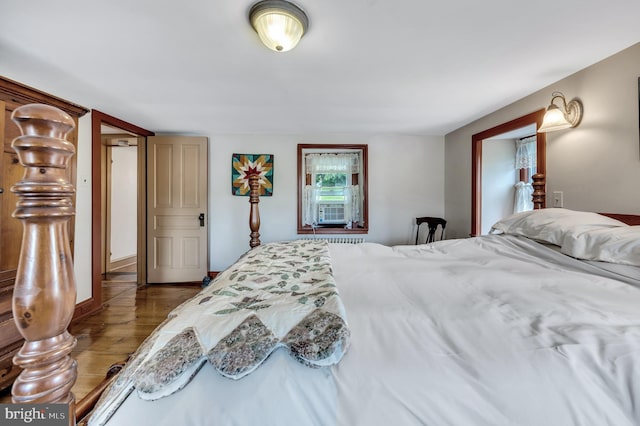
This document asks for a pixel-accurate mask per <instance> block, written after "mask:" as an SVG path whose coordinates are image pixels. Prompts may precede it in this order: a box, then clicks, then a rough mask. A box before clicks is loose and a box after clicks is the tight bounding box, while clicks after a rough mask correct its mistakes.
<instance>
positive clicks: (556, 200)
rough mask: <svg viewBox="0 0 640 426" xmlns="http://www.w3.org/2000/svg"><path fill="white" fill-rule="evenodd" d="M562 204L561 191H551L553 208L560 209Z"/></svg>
mask: <svg viewBox="0 0 640 426" xmlns="http://www.w3.org/2000/svg"><path fill="white" fill-rule="evenodd" d="M563 203H564V200H563V194H562V191H553V207H562V204H563Z"/></svg>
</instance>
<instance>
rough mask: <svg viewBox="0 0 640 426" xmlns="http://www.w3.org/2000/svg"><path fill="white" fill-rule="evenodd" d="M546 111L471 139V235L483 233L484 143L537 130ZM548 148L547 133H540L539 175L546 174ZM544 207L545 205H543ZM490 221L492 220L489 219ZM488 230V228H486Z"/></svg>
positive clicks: (516, 120)
mask: <svg viewBox="0 0 640 426" xmlns="http://www.w3.org/2000/svg"><path fill="white" fill-rule="evenodd" d="M544 113H545V110H544V109H541V110H538V111H536V112H533V113H531V114H527V115H525V116H522V117H519V118H516V119H514V120H511V121H509V122H506V123H503V124H500V125H498V126H495V127H492V128H490V129H487V130H485V131H483V132H480V133H476V134H475V135H473V136H472V138H471V155H472V162H471V179H472V182H471V235H472V236H478V235H481V234H482V232H483V226H482V225H483V222H482V212H483V206H482V199H483V180H482V166H483V143H484V142H487V143H491V142H490V141H489V140H490V139H492V138H496V137H498V136H499V135H503V134H506V133H510V132H516V131H519V129H523V128H526V129H528V130H527V132H531V130H534V129H535V130H537V129H538V128H539V127H540V125H541V124H542V119H543V117H544ZM546 146H547V138H546V134H545V133H538V134H537V138H536V151H537V167H536V169H537V173H538V174H543V175H544V174H545V173H546V164H547V162H546ZM543 207H544V205H543ZM488 221H490V219H488ZM485 229H486V228H485Z"/></svg>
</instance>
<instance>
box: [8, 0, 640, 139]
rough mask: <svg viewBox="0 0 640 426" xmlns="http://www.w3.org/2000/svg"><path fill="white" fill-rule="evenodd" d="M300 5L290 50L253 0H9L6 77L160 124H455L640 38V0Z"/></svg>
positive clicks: (328, 127)
mask: <svg viewBox="0 0 640 426" xmlns="http://www.w3.org/2000/svg"><path fill="white" fill-rule="evenodd" d="M296 3H297V4H298V5H299V6H300V7H302V8H303V9H304V10H305V11H306V12H307V14H308V15H309V21H310V27H309V31H308V33H307V35H305V36H304V37H303V39H302V41H301V42H300V44H299V45H298V47H297V48H296V49H294V50H292V51H290V52H286V53H276V52H272V51H270V50H268V49H266V48H265V47H263V46H262V45H261V44H260V42H259V40H258V37H257V35H256V34H255V33H254V32H253V30H252V28H251V27H250V25H249V23H248V19H247V12H248V10H249V8H250V7H251V5H252V4H253V0H188V1H175V0H134V1H132V0H110V1H106V2H93V1H72V0H56V1H49V0H31V1H29V2H25V1H24V0H2V6H1V8H0V74H1V75H3V76H5V77H8V78H11V79H13V80H17V81H20V82H23V83H25V84H27V85H30V86H33V87H36V88H39V89H41V90H44V91H46V92H49V93H52V94H55V95H57V96H59V97H62V98H65V99H68V100H70V101H73V102H75V103H78V104H81V105H83V106H86V107H89V108H94V109H98V110H100V111H102V112H105V113H107V114H109V115H113V116H116V117H118V118H120V119H123V120H125V121H129V122H131V123H133V124H136V125H138V126H140V127H143V128H146V129H149V130H152V131H155V132H163V133H164V132H175V133H204V134H209V133H212V132H214V133H336V132H338V133H352V132H354V133H355V132H357V133H408V134H432V135H443V134H446V133H448V132H450V131H452V130H454V129H456V128H458V127H460V126H462V125H465V124H467V123H469V122H471V121H473V120H475V119H477V118H480V117H482V116H484V115H486V114H488V113H490V112H492V111H495V110H496V109H498V108H501V107H503V106H505V105H508V104H510V103H511V102H513V101H516V100H518V99H520V98H522V97H524V96H526V95H528V94H530V93H532V92H534V91H536V90H539V89H541V88H543V87H545V86H547V85H549V84H551V83H553V82H555V81H558V80H560V79H561V78H563V77H565V76H567V75H570V74H572V73H574V72H575V71H578V70H580V69H582V68H585V67H587V66H589V65H591V64H593V63H595V62H597V61H599V60H601V59H604V58H605V57H607V56H610V55H612V54H614V53H616V52H618V51H620V50H622V49H624V48H627V47H629V46H631V45H633V44H635V43H636V42H638V41H640V24H638V19H640V1H638V0H616V1H611V0H536V1H533V2H532V1H523V0H521V1H518V0H484V1H478V0H448V1H437V2H436V1H429V0H296ZM638 72H639V74H640V69H639V70H638ZM574 95H575V96H579V94H573V95H572V96H574ZM544 106H545V105H540V107H544Z"/></svg>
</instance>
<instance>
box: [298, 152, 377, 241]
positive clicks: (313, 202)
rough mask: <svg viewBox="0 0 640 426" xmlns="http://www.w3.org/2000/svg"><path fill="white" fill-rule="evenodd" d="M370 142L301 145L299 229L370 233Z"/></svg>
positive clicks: (322, 232) (299, 164)
mask: <svg viewBox="0 0 640 426" xmlns="http://www.w3.org/2000/svg"><path fill="white" fill-rule="evenodd" d="M367 188H368V186H367V145H328V144H299V145H298V233H299V234H311V233H313V234H349V233H357V234H364V233H367V232H368V230H369V228H368V224H369V208H368V190H367Z"/></svg>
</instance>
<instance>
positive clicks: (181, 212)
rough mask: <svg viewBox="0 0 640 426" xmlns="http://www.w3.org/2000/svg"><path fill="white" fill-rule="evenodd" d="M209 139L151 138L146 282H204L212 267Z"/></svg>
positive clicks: (149, 139) (149, 142) (148, 161)
mask: <svg viewBox="0 0 640 426" xmlns="http://www.w3.org/2000/svg"><path fill="white" fill-rule="evenodd" d="M207 143H208V142H207V138H205V137H193V136H150V137H149V138H148V139H147V197H148V198H147V281H148V282H149V283H180V282H194V281H202V279H203V278H204V277H205V276H206V275H207V272H208V257H209V255H208V245H207V236H208V226H207V222H208V210H207V206H208V204H207V203H208V201H207Z"/></svg>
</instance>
